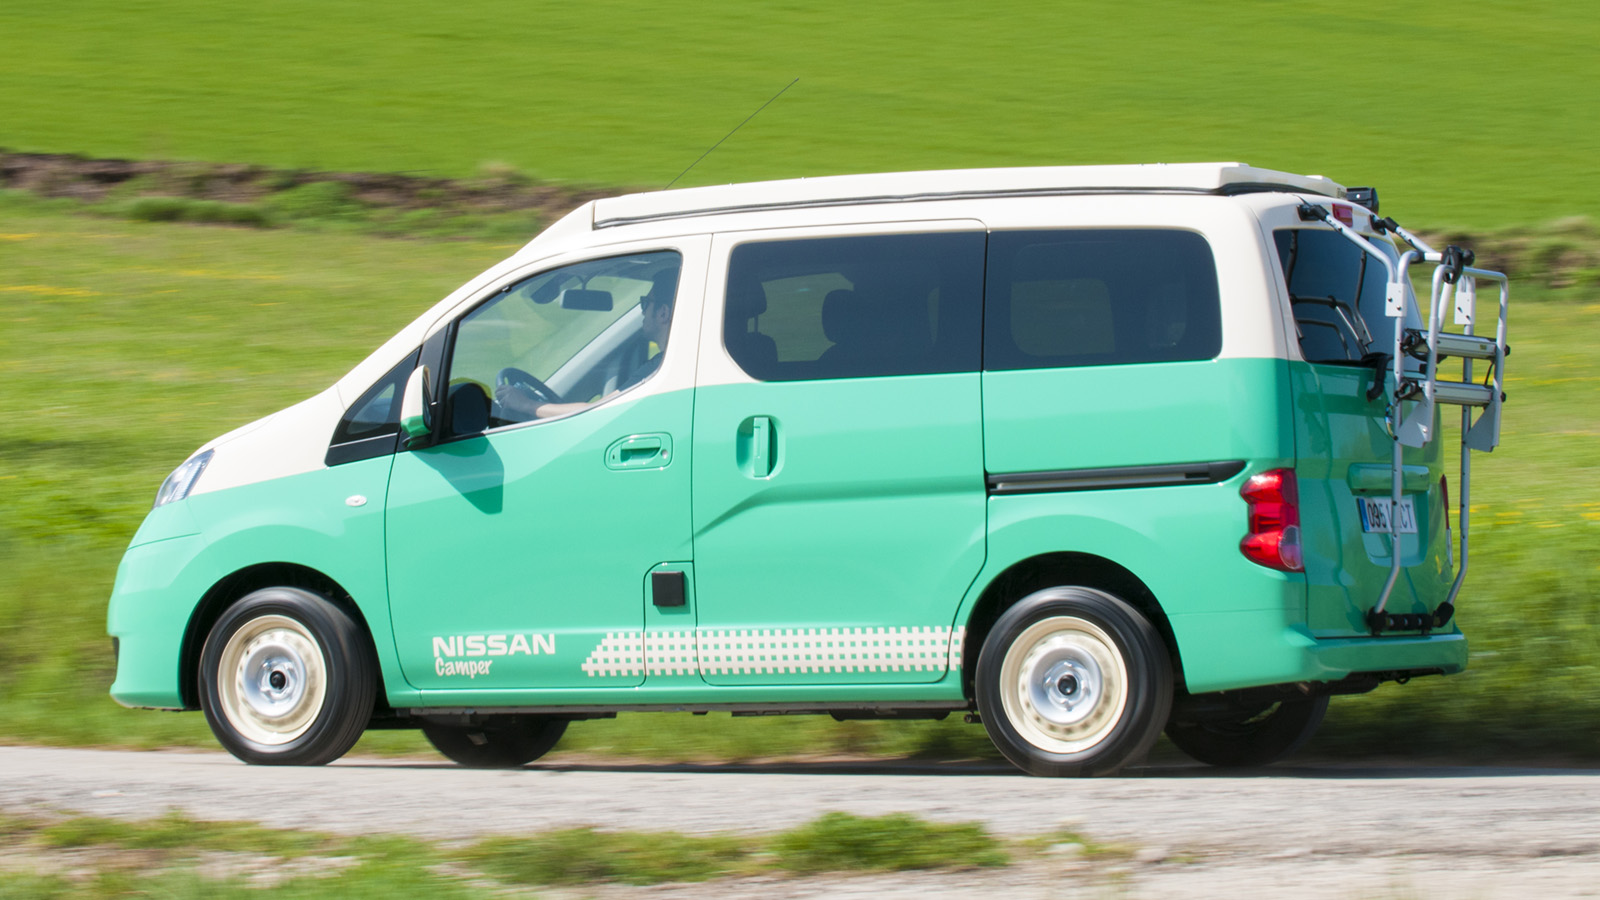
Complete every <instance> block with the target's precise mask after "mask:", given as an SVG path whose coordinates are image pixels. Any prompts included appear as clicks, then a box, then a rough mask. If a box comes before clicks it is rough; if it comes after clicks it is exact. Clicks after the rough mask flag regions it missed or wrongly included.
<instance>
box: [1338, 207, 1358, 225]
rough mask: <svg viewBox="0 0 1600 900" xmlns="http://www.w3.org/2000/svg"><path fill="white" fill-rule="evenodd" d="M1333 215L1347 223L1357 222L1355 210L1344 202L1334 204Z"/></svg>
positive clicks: (1353, 223)
mask: <svg viewBox="0 0 1600 900" xmlns="http://www.w3.org/2000/svg"><path fill="white" fill-rule="evenodd" d="M1333 217H1334V218H1335V219H1338V220H1339V221H1340V222H1342V223H1344V224H1345V225H1355V223H1356V214H1355V210H1353V209H1351V208H1350V207H1349V206H1348V205H1346V204H1344V203H1335V204H1334V205H1333Z"/></svg>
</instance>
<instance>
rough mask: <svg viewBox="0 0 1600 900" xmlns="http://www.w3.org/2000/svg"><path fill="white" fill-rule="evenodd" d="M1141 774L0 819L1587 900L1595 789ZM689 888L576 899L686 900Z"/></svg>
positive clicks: (6, 770) (431, 766)
mask: <svg viewBox="0 0 1600 900" xmlns="http://www.w3.org/2000/svg"><path fill="white" fill-rule="evenodd" d="M1215 771H1216V770H1211V769H1205V768H1200V767H1193V766H1178V765H1170V766H1168V765H1156V766H1149V767H1144V768H1140V769H1135V770H1131V771H1130V772H1129V773H1127V774H1126V775H1125V776H1123V777H1119V778H1111V779H1094V780H1083V781H1079V780H1053V779H1035V778H1028V777H1025V776H1021V775H1016V774H1012V773H1010V772H1009V771H1007V770H1003V769H998V768H993V767H953V768H944V767H918V766H916V765H908V764H888V763H871V764H844V763H840V764H825V763H819V764H815V765H805V766H803V765H781V766H771V767H751V766H737V765H724V766H662V767H648V766H630V765H618V764H610V763H606V764H594V765H579V764H565V765H550V766H542V767H537V766H536V767H529V768H526V769H522V770H518V771H511V772H503V771H473V770H467V769H460V768H456V767H454V766H451V765H449V764H446V763H443V762H439V763H434V762H432V761H427V760H381V759H347V760H342V761H340V762H339V763H336V764H334V765H332V766H328V767H325V768H321V769H288V768H265V767H250V766H245V765H242V764H240V763H238V762H236V761H234V760H233V758H232V757H229V756H226V755H224V754H220V753H176V752H155V753H140V752H124V751H96V750H56V749H37V748H23V747H0V810H5V811H9V812H13V813H32V814H37V813H42V812H50V811H55V812H71V813H79V814H89V815H100V816H121V817H134V818H148V817H152V816H157V815H160V814H162V813H164V812H166V811H168V810H170V809H178V810H181V811H183V812H184V813H186V814H187V815H189V816H191V817H193V818H197V819H214V820H231V819H243V820H252V821H257V822H261V823H263V824H266V825H269V826H275V827H285V828H303V829H312V830H322V831H334V832H344V833H367V832H403V833H410V834H416V835H419V836H424V837H429V838H435V839H467V838H472V837H475V836H478V835H482V834H488V833H527V832H533V831H540V830H544V829H549V828H559V827H568V826H575V825H585V824H587V825H595V826H598V827H602V828H611V829H627V830H638V831H657V830H675V831H687V832H707V831H772V830H779V829H784V828H788V827H791V826H794V825H798V824H800V823H802V822H805V821H807V820H809V819H812V818H814V817H816V816H818V815H820V814H822V813H824V812H827V811H830V810H844V811H848V812H854V813H858V814H862V815H880V814H883V813H888V812H909V813H914V814H916V815H920V816H922V817H924V818H927V819H932V820H939V821H977V822H982V823H983V824H984V825H986V826H987V827H988V828H989V829H990V830H992V831H994V832H996V833H1000V834H1008V835H1014V836H1032V835H1041V834H1045V833H1049V832H1052V831H1054V830H1056V829H1060V828H1065V829H1068V830H1072V831H1076V832H1079V833H1082V834H1084V835H1087V836H1089V837H1091V838H1093V839H1094V840H1095V841H1097V842H1102V843H1112V844H1121V845H1124V846H1126V847H1127V848H1128V849H1129V850H1130V851H1136V852H1134V853H1133V854H1132V855H1127V854H1124V855H1120V856H1118V857H1116V859H1114V860H1110V861H1108V860H1106V859H1094V858H1086V857H1082V856H1078V855H1072V854H1058V855H1050V856H1046V857H1043V858H1041V859H1039V860H1035V861H1032V862H1028V863H1026V864H1023V865H1018V866H1013V867H1011V868H1009V869H1006V870H998V871H996V870H985V871H981V872H940V873H919V874H902V875H893V876H854V877H849V878H842V877H838V878H821V879H790V880H779V881H772V880H771V879H751V880H745V881H727V882H719V883H717V884H716V886H715V890H714V891H713V893H712V895H716V896H727V897H745V896H749V897H756V896H758V895H759V896H761V897H763V898H771V897H811V896H846V897H848V896H856V895H858V894H859V895H860V896H867V895H868V894H871V895H872V896H875V897H896V896H907V897H909V896H912V895H913V892H915V893H917V894H924V893H927V892H929V891H930V890H938V891H940V892H941V893H943V894H945V895H948V896H952V897H962V896H972V897H977V896H979V895H980V894H988V893H992V892H993V891H994V890H995V889H996V888H997V887H1000V886H1005V887H1007V888H1008V892H1009V893H1010V895H1012V896H1015V897H1075V896H1103V895H1104V893H1105V890H1106V889H1107V888H1108V887H1115V888H1116V890H1117V891H1119V892H1123V893H1127V894H1129V895H1136V896H1143V895H1148V896H1152V897H1154V896H1160V895H1163V894H1170V893H1172V892H1173V891H1177V890H1181V891H1182V892H1183V894H1184V895H1186V897H1210V896H1217V897H1222V896H1228V897H1236V896H1240V895H1241V894H1242V893H1245V894H1247V893H1249V892H1250V891H1242V890H1241V887H1244V886H1247V885H1248V886H1249V887H1250V890H1251V891H1262V892H1265V891H1273V892H1274V893H1278V894H1282V893H1290V894H1293V895H1296V896H1305V897H1330V898H1334V897H1358V896H1408V897H1434V896H1438V897H1463V896H1466V897H1497V896H1545V897H1564V896H1571V897H1582V896H1600V771H1591V770H1570V769H1567V770H1561V769H1518V768H1444V767H1427V768H1423V767H1394V768H1355V767H1292V766H1289V767H1274V768H1270V769H1262V770H1258V771H1254V772H1247V773H1243V774H1236V773H1230V774H1226V775H1222V774H1215ZM707 887H708V886H705V885H701V886H698V887H694V888H689V887H685V888H683V889H682V892H679V889H677V888H672V887H656V888H650V889H627V888H621V887H618V888H614V889H613V888H603V889H600V890H598V891H595V890H589V889H586V890H585V892H584V893H585V894H586V895H594V896H602V897H613V896H614V897H619V898H621V897H633V896H644V895H645V894H648V895H649V896H650V897H675V896H680V895H681V896H685V897H687V896H689V895H690V894H689V893H688V891H690V890H693V891H695V893H694V896H707V895H708V893H707Z"/></svg>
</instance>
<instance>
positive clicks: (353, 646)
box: [200, 587, 377, 766]
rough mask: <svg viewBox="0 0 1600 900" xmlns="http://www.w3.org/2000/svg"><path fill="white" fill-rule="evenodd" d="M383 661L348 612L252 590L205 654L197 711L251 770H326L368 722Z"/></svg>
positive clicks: (290, 592) (287, 592)
mask: <svg viewBox="0 0 1600 900" xmlns="http://www.w3.org/2000/svg"><path fill="white" fill-rule="evenodd" d="M376 695H377V663H376V661H375V660H374V658H373V654H372V650H371V647H370V646H369V643H368V641H367V637H366V633H365V632H364V631H363V630H362V627H361V625H360V624H358V623H357V622H356V620H355V619H354V618H353V617H352V616H351V615H350V613H348V612H346V611H345V610H344V609H343V608H341V607H339V606H338V605H337V604H335V603H333V602H332V601H330V600H329V599H328V598H326V597H323V596H321V595H319V594H315V593H312V592H310V591H307V590H303V589H301V588H292V587H271V588H263V589H261V590H259V591H255V592H254V593H252V594H249V595H248V596H246V597H243V598H241V599H240V600H239V601H238V602H237V603H235V604H234V605H232V606H230V607H228V608H227V609H225V610H223V612H222V615H221V616H219V617H218V618H217V621H216V623H215V624H214V625H212V627H211V632H210V634H209V635H207V637H206V642H205V647H204V648H203V649H202V650H201V653H200V708H201V709H203V710H205V714H206V722H207V723H208V724H210V726H211V732H212V733H213V734H215V735H216V736H217V740H218V742H219V743H221V744H222V746H223V747H224V748H225V749H227V751H228V752H229V753H232V754H233V755H234V756H237V757H238V758H240V759H242V760H244V761H245V762H248V763H255V764H264V765H298V766H320V765H323V764H324V763H328V762H332V761H333V760H335V759H338V758H339V757H341V756H343V755H344V754H345V752H346V751H348V750H349V749H350V748H351V747H352V746H353V745H354V744H355V742H356V741H357V740H358V739H359V738H360V737H361V733H362V731H364V730H365V728H366V725H367V722H368V721H370V720H371V718H372V710H373V703H374V701H375V698H376Z"/></svg>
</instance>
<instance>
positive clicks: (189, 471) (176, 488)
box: [151, 450, 212, 509]
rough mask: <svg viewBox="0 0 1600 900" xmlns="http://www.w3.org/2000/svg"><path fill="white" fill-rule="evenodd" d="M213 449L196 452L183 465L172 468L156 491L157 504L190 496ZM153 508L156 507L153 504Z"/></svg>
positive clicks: (209, 460) (209, 459)
mask: <svg viewBox="0 0 1600 900" xmlns="http://www.w3.org/2000/svg"><path fill="white" fill-rule="evenodd" d="M211 453H212V451H210V450H207V451H206V452H204V453H196V454H195V455H194V456H191V457H189V458H188V459H187V460H184V463H183V465H181V466H179V467H177V468H176V469H173V470H172V474H171V475H168V476H167V480H166V481H163V482H161V490H159V491H156V502H155V506H161V505H163V504H167V503H171V502H173V501H175V500H182V499H183V498H185V497H187V496H189V491H190V490H191V489H192V488H194V483H195V482H196V481H199V480H200V473H201V472H204V471H205V470H206V463H208V462H211ZM151 508H152V509H154V508H155V507H154V506H152V507H151Z"/></svg>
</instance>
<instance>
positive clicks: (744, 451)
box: [735, 416, 778, 478]
mask: <svg viewBox="0 0 1600 900" xmlns="http://www.w3.org/2000/svg"><path fill="white" fill-rule="evenodd" d="M735 454H736V456H737V457H738V458H737V460H736V462H737V464H738V466H739V468H740V469H741V470H742V471H743V472H744V473H745V474H746V475H748V476H750V477H751V478H767V477H769V476H771V475H772V472H773V470H774V469H776V468H777V462H778V426H777V423H776V422H774V421H772V417H771V416H751V417H750V418H748V419H745V420H744V421H743V422H740V423H739V434H738V439H737V440H736V441H735Z"/></svg>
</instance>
